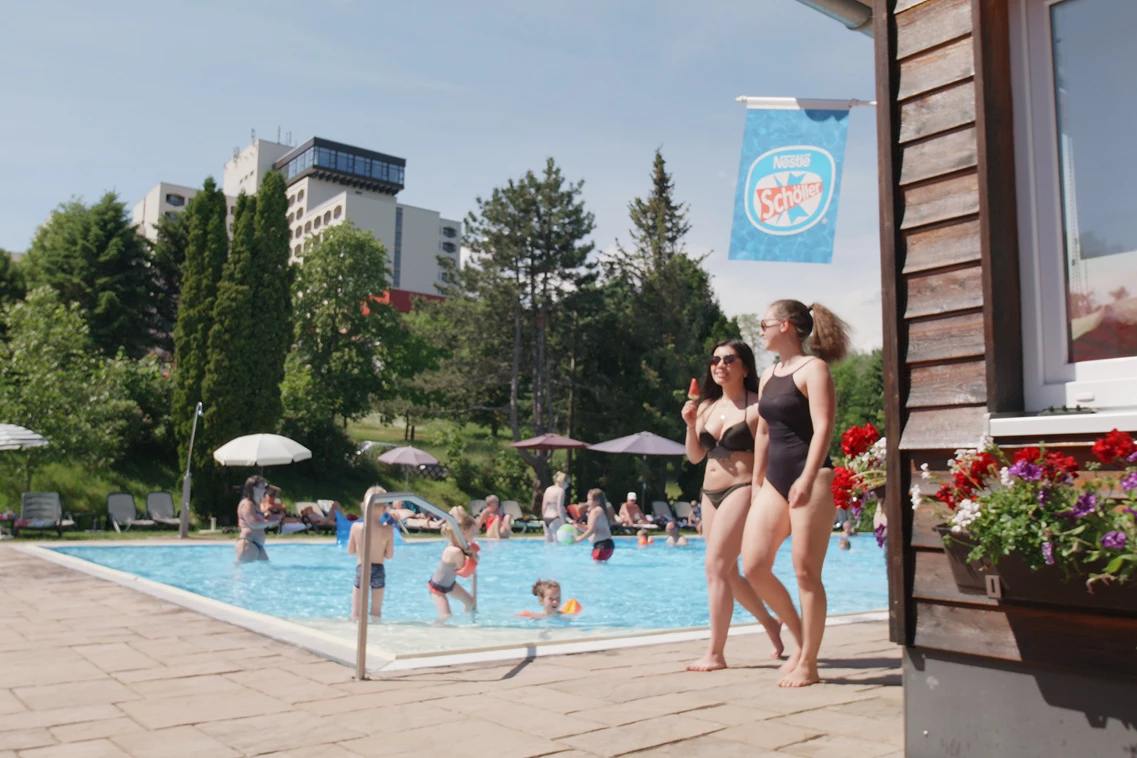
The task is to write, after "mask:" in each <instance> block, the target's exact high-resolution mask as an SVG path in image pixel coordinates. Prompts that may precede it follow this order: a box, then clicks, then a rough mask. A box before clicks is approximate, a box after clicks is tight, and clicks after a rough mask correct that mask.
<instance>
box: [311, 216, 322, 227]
mask: <svg viewBox="0 0 1137 758" xmlns="http://www.w3.org/2000/svg"><path fill="white" fill-rule="evenodd" d="M312 228H313V229H319V228H320V217H319V216H316V220H315V221H313V222H312Z"/></svg>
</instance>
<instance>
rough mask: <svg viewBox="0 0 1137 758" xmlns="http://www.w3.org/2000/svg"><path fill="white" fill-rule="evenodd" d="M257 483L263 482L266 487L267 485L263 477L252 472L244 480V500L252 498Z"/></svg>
mask: <svg viewBox="0 0 1137 758" xmlns="http://www.w3.org/2000/svg"><path fill="white" fill-rule="evenodd" d="M258 484H263V485H265V487H266V488H267V487H268V482H266V481H265V478H264V477H263V476H260V475H258V474H253V475H252V476H250V477H249V478H248V479H246V480H245V488H244V490H243V494H244V497H245V499H246V500H252V499H253V490H255V489H256V488H257V485H258ZM258 505H259V503H258Z"/></svg>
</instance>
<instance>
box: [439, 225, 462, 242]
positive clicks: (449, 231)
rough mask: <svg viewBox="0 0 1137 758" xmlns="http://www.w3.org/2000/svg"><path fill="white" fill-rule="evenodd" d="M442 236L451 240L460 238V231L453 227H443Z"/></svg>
mask: <svg viewBox="0 0 1137 758" xmlns="http://www.w3.org/2000/svg"><path fill="white" fill-rule="evenodd" d="M442 236H443V237H449V238H450V239H454V238H455V237H457V236H458V230H457V229H455V228H454V227H452V226H444V227H442Z"/></svg>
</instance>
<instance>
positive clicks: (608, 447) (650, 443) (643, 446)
mask: <svg viewBox="0 0 1137 758" xmlns="http://www.w3.org/2000/svg"><path fill="white" fill-rule="evenodd" d="M588 449H589V450H595V451H596V452H598V453H630V454H632V455H642V456H644V462H645V463H646V462H647V456H649V455H686V454H687V448H686V447H684V446H683V445H680V444H679V443H678V442H675V441H674V440H669V439H667V438H666V437H660V436H659V435H658V434H652V433H651V432H636V433H635V434H629V435H628V436H627V437H619V438H617V439H614V440H608V441H607V442H600V443H597V444H595V445H589V446H588ZM641 497H643V498H645V499H646V498H647V477H644V484H643V495H642V496H641Z"/></svg>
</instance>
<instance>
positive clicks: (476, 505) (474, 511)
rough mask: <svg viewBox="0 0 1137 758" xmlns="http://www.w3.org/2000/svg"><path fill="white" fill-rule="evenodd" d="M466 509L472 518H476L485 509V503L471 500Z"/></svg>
mask: <svg viewBox="0 0 1137 758" xmlns="http://www.w3.org/2000/svg"><path fill="white" fill-rule="evenodd" d="M467 508H468V509H469V511H470V515H471V516H473V517H474V518H477V517H478V514H479V513H481V512H482V511H484V510H485V509H486V501H485V500H471V501H470V505H468V506H467Z"/></svg>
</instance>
